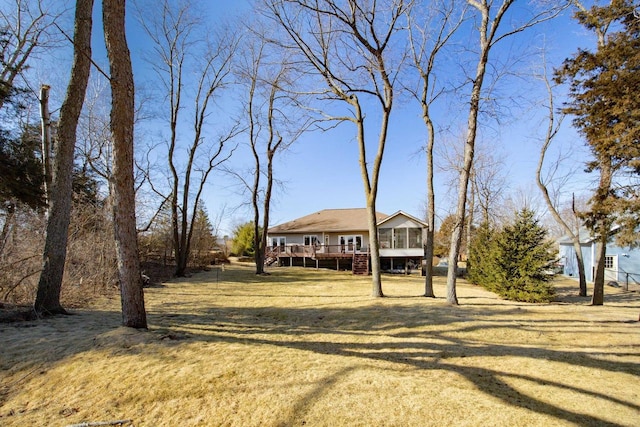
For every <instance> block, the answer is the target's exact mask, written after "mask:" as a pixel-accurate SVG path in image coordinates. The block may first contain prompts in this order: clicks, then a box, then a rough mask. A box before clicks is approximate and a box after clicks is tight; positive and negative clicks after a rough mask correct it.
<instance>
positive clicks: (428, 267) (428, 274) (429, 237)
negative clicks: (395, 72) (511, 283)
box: [422, 84, 436, 298]
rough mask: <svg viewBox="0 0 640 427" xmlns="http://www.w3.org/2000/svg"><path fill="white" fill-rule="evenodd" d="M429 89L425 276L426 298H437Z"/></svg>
mask: <svg viewBox="0 0 640 427" xmlns="http://www.w3.org/2000/svg"><path fill="white" fill-rule="evenodd" d="M427 88H428V86H427V85H426V84H425V89H424V93H423V100H424V101H423V103H422V117H423V120H424V122H425V124H426V126H427V150H426V151H427V153H426V154H427V231H426V233H425V240H424V245H423V246H424V259H425V275H424V296H425V297H430V298H435V296H436V295H435V293H434V292H433V245H434V241H433V240H434V235H435V222H436V197H435V189H434V185H433V147H434V144H435V129H434V126H433V121H432V120H431V115H430V113H429V104H428V103H427V102H426V97H427V93H426V92H427Z"/></svg>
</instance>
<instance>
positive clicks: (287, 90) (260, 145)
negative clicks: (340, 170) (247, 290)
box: [234, 22, 311, 274]
mask: <svg viewBox="0 0 640 427" xmlns="http://www.w3.org/2000/svg"><path fill="white" fill-rule="evenodd" d="M251 25H252V26H253V31H252V32H251V34H250V35H248V37H250V39H249V40H250V41H249V42H248V43H245V44H247V45H248V49H247V52H246V54H245V55H243V56H242V64H241V66H240V67H239V68H240V69H239V77H240V80H241V81H242V82H243V83H245V84H247V85H248V91H247V101H246V105H245V109H246V111H245V115H246V118H247V121H248V139H249V141H248V143H249V144H248V145H249V147H250V149H251V154H252V157H253V165H252V167H251V169H252V170H251V172H249V173H248V174H246V176H251V177H252V178H253V179H252V180H251V181H249V180H247V179H245V178H244V175H245V174H242V175H241V174H237V173H236V174H234V175H235V176H236V177H237V178H238V179H240V180H241V181H242V183H243V184H244V187H245V188H247V189H248V191H249V192H250V193H251V209H252V211H253V226H254V249H255V251H254V258H255V263H256V274H263V273H264V262H265V250H266V247H267V230H268V228H269V212H270V208H271V198H272V193H273V186H274V181H275V176H274V160H275V157H276V155H277V154H278V153H280V152H282V151H284V150H286V149H287V148H289V147H290V146H291V144H293V143H294V142H295V141H296V140H297V139H298V138H299V137H300V135H301V134H302V133H303V132H304V131H305V130H306V129H307V128H308V127H309V124H310V122H311V120H310V119H309V118H303V117H300V112H302V111H304V110H303V109H301V108H299V95H297V94H296V93H295V92H294V88H295V79H294V78H293V76H294V74H293V71H294V69H293V66H292V64H290V63H289V61H288V59H287V55H286V52H285V51H283V50H282V49H281V48H279V47H278V46H277V45H276V44H274V43H272V42H270V41H269V40H268V38H267V36H266V30H264V29H261V28H260V26H261V24H260V23H258V22H253V23H252V24H251ZM245 41H246V40H245Z"/></svg>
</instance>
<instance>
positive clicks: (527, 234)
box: [469, 209, 555, 302]
mask: <svg viewBox="0 0 640 427" xmlns="http://www.w3.org/2000/svg"><path fill="white" fill-rule="evenodd" d="M470 252H471V253H470V255H469V257H470V263H471V271H470V273H469V274H470V280H471V281H472V282H473V283H476V284H479V285H481V286H483V287H485V288H486V289H488V290H490V291H492V292H495V293H497V294H498V295H500V296H501V297H503V298H506V299H509V300H514V301H524V302H549V301H551V300H553V297H554V289H553V286H552V285H551V283H550V281H551V278H552V276H551V275H549V274H548V271H549V270H550V268H551V267H552V265H553V263H554V262H555V255H554V253H553V244H552V242H551V241H549V240H547V231H546V230H545V229H544V228H543V227H542V226H540V224H539V223H538V221H537V220H536V219H535V217H534V213H533V212H532V211H530V210H528V209H523V210H522V211H520V212H518V213H517V214H516V218H515V221H514V223H513V224H510V225H506V226H505V227H504V228H503V229H502V230H501V231H499V232H494V231H492V230H491V229H490V228H489V227H488V226H486V225H483V226H482V227H481V228H480V229H479V230H478V232H477V235H476V237H475V238H474V240H473V243H472V250H471V251H470Z"/></svg>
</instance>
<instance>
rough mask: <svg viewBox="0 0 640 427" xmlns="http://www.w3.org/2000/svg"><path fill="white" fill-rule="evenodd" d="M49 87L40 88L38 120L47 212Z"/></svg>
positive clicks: (49, 129) (49, 152)
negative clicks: (39, 123) (40, 126)
mask: <svg viewBox="0 0 640 427" xmlns="http://www.w3.org/2000/svg"><path fill="white" fill-rule="evenodd" d="M50 88H51V87H50V86H49V85H46V84H43V85H42V86H41V87H40V118H41V124H42V167H43V173H44V198H45V204H46V206H47V213H48V212H49V190H50V187H51V115H50V114H49V89H50Z"/></svg>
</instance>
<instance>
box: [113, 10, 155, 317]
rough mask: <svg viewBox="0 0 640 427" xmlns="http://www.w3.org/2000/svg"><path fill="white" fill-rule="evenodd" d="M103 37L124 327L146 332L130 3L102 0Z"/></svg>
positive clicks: (114, 216) (115, 224) (114, 214)
mask: <svg viewBox="0 0 640 427" xmlns="http://www.w3.org/2000/svg"><path fill="white" fill-rule="evenodd" d="M102 19H103V23H104V38H105V43H106V46H107V55H108V57H109V65H110V69H111V79H110V83H111V134H112V138H113V177H112V181H111V185H112V189H113V219H114V221H113V222H114V227H115V238H116V253H117V258H118V278H119V280H120V296H121V304H122V323H123V325H124V326H128V327H132V328H146V327H147V315H146V312H145V308H144V292H143V289H142V277H141V274H140V260H139V254H138V239H137V233H136V211H135V191H134V182H133V120H134V86H133V69H132V67H131V56H130V53H129V47H128V45H127V39H126V36H125V0H103V3H102Z"/></svg>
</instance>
